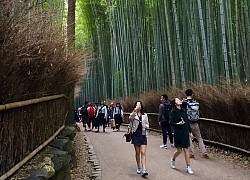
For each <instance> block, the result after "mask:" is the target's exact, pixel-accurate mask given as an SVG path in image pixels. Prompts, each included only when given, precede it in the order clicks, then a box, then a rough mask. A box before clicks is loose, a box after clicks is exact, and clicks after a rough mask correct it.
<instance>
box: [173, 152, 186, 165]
mask: <svg viewBox="0 0 250 180" xmlns="http://www.w3.org/2000/svg"><path fill="white" fill-rule="evenodd" d="M182 149H183V152H184V155H185V161H186V164H187V166H190V156H189V151H188V148H177V150H176V151H175V153H174V156H173V160H174V161H175V159H176V158H177V157H178V156H179V155H180V154H181V152H182Z"/></svg>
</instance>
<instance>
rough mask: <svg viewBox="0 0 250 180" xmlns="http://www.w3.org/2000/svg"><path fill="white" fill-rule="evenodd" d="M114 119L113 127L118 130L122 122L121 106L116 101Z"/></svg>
mask: <svg viewBox="0 0 250 180" xmlns="http://www.w3.org/2000/svg"><path fill="white" fill-rule="evenodd" d="M113 113H114V119H115V127H116V130H117V131H120V126H121V124H122V123H123V121H122V118H123V110H122V107H121V104H120V103H119V102H118V103H116V105H115V108H114V112H113Z"/></svg>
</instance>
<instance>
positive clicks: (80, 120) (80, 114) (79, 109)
mask: <svg viewBox="0 0 250 180" xmlns="http://www.w3.org/2000/svg"><path fill="white" fill-rule="evenodd" d="M81 109H82V104H80V106H79V107H78V108H77V115H78V118H79V120H78V122H79V123H81V122H82V113H81Z"/></svg>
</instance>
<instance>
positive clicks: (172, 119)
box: [169, 110, 176, 126]
mask: <svg viewBox="0 0 250 180" xmlns="http://www.w3.org/2000/svg"><path fill="white" fill-rule="evenodd" d="M169 123H170V124H171V125H173V126H175V125H176V122H175V112H174V111H173V110H172V111H171V113H170V117H169Z"/></svg>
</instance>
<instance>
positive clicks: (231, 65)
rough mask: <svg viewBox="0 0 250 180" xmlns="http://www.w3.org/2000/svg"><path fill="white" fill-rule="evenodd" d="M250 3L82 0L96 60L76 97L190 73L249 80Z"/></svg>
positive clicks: (165, 83)
mask: <svg viewBox="0 0 250 180" xmlns="http://www.w3.org/2000/svg"><path fill="white" fill-rule="evenodd" d="M249 7H250V1H248V0H240V1H239V0H231V1H230V0H225V1H224V0H178V1H177V0H129V1H120V0H106V1H101V0H78V8H79V9H82V10H83V9H85V11H84V12H83V13H84V17H85V20H84V22H85V25H84V30H85V32H88V34H89V36H88V37H86V39H87V38H89V39H91V38H93V41H91V43H89V44H88V45H89V47H90V48H92V50H93V52H94V53H95V56H94V57H93V58H94V59H95V61H94V62H93V64H92V65H93V66H91V67H92V68H91V70H90V71H89V74H88V78H87V79H86V80H83V82H82V90H81V93H82V94H81V95H80V97H79V98H78V101H77V103H78V102H82V101H83V100H85V99H88V100H92V101H97V100H100V99H102V98H104V99H106V98H111V99H114V98H118V97H122V96H132V95H138V94H139V93H141V92H145V91H149V90H159V89H162V88H165V87H185V85H186V83H187V82H190V81H191V82H198V83H208V84H212V85H215V84H218V83H219V82H220V81H221V80H226V81H227V82H231V81H232V80H233V81H238V80H240V81H241V82H244V83H247V84H248V83H249V81H250V73H249V69H250V58H249V56H250V19H249V16H250V8H249ZM87 9H88V10H87ZM78 30H80V29H78ZM88 42H90V41H88Z"/></svg>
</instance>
